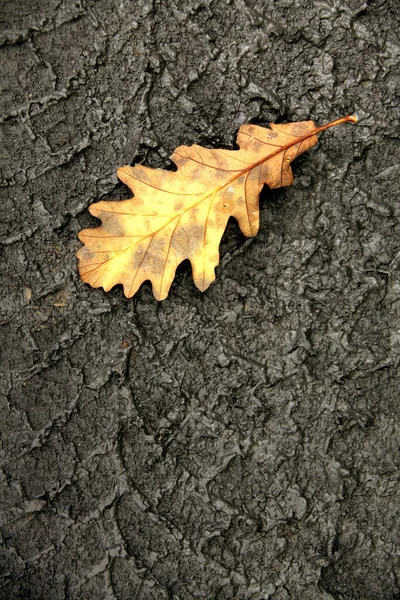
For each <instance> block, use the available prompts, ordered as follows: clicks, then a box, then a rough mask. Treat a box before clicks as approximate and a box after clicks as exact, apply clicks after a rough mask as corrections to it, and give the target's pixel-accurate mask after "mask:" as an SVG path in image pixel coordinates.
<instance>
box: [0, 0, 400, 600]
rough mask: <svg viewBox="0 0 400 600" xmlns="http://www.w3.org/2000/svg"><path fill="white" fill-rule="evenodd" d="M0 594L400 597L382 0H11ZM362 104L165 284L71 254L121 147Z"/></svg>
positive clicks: (385, 4) (4, 64)
mask: <svg viewBox="0 0 400 600" xmlns="http://www.w3.org/2000/svg"><path fill="white" fill-rule="evenodd" d="M1 16H2V19H1V20H2V29H1V33H0V43H1V48H0V64H1V71H2V76H1V86H2V95H1V103H2V106H1V113H2V119H1V135H2V143H1V156H0V164H1V183H2V188H1V201H0V228H1V230H0V243H1V246H0V248H1V250H0V251H1V261H0V270H1V289H0V294H1V317H0V323H1V325H0V332H1V346H0V353H1V358H0V370H1V372H0V376H1V388H0V433H1V444H0V461H1V463H0V499H1V502H0V504H1V507H0V598H1V599H2V600H14V599H17V598H18V599H19V598H24V599H25V598H28V599H32V600H33V599H35V600H42V599H43V600H44V599H46V600H49V599H50V600H59V599H60V600H61V599H73V600H116V599H118V600H133V599H139V600H167V599H168V600H170V599H173V600H191V599H198V598H202V599H216V600H223V599H224V600H225V599H226V600H228V599H235V600H261V599H270V600H289V599H294V600H298V599H299V600H394V599H396V598H397V599H399V598H400V573H399V556H400V518H399V506H400V498H399V496H400V484H399V462H400V456H399V435H400V431H399V430H400V426H399V374H398V364H399V355H400V271H399V266H400V241H399V240H400V237H399V235H400V205H399V200H398V182H399V168H400V166H399V164H400V156H399V145H398V129H396V127H397V126H398V119H399V116H400V111H399V90H398V84H399V73H398V63H399V49H398V46H397V45H396V43H397V37H396V36H397V34H396V31H397V32H398V30H399V26H400V23H399V20H400V19H399V9H398V3H397V0H386V1H382V0H376V1H371V2H362V0H347V2H345V1H344V0H315V1H313V2H311V0H301V1H300V0H293V1H292V0H276V1H275V2H273V1H272V0H268V1H262V0H232V1H230V0H227V1H225V0H214V1H212V0H185V2H180V1H178V0H176V1H175V2H173V1H171V0H165V1H164V0H163V1H161V0H154V1H151V0H139V1H135V2H133V1H128V0H121V1H120V0H96V1H94V0H82V1H79V0H78V1H77V0H61V1H60V0H30V1H29V2H27V1H26V0H12V1H8V2H7V1H6V0H2V2H1ZM352 113H357V114H358V116H359V119H360V120H359V124H358V125H351V124H347V125H343V126H341V127H338V128H335V129H332V130H329V131H327V132H325V133H324V134H323V135H322V136H321V138H320V143H319V144H318V145H317V146H316V147H315V148H314V149H312V150H311V151H309V152H307V153H305V154H304V155H302V156H301V157H300V158H299V159H298V160H297V161H296V163H295V164H294V165H293V170H294V175H295V182H294V184H293V185H292V186H291V187H289V188H285V189H282V190H274V191H273V192H272V191H268V190H265V191H264V192H263V194H262V199H261V231H260V234H259V235H258V236H257V237H256V238H253V239H250V240H246V239H245V238H244V237H243V236H242V235H241V234H240V233H239V232H238V227H237V225H236V223H234V222H232V223H230V224H229V226H228V229H227V232H226V234H225V236H224V239H223V243H222V246H221V263H220V266H219V267H218V269H217V281H216V282H215V283H214V284H213V285H212V286H211V287H210V288H209V290H208V291H207V292H206V293H204V294H201V293H200V292H199V291H197V290H196V289H195V287H194V285H193V282H192V278H191V273H190V266H189V265H187V264H183V265H182V266H181V267H180V269H179V272H178V274H177V277H176V279H175V282H174V284H173V287H172V289H171V293H170V296H169V298H168V299H167V300H166V301H164V302H162V303H158V302H157V301H156V300H154V298H153V296H152V294H151V290H150V287H149V286H148V284H145V285H144V286H143V287H142V288H141V290H140V292H139V293H138V295H137V296H136V297H135V298H134V299H133V300H126V299H125V298H124V296H123V294H122V291H121V289H119V288H115V289H113V290H112V291H111V292H110V293H108V294H105V293H104V292H103V291H102V290H93V289H91V288H89V286H86V285H84V284H83V283H82V282H81V281H80V279H79V277H78V274H77V269H76V259H75V252H76V251H77V249H78V248H79V246H80V244H79V242H78V240H77V232H78V231H79V230H80V229H81V228H83V227H86V226H91V225H96V224H98V221H97V220H96V219H94V218H93V217H91V216H90V215H89V212H88V210H87V208H88V206H89V205H90V204H91V203H92V202H95V201H97V200H99V199H119V198H120V199H122V198H127V197H129V191H128V190H127V188H126V187H125V186H123V185H122V184H121V183H118V180H117V178H116V175H115V171H116V169H117V168H118V167H119V166H122V165H124V164H133V163H135V162H143V163H145V164H147V165H149V166H153V167H164V168H165V167H168V166H169V164H170V163H169V160H168V157H169V156H170V155H171V153H172V151H173V150H174V148H175V147H176V146H178V145H179V144H182V143H185V144H192V143H199V144H203V145H205V146H207V147H227V148H232V147H233V144H234V139H235V136H236V134H237V130H238V128H239V126H240V124H241V123H243V122H253V123H257V124H259V125H266V124H267V123H268V122H270V121H278V122H286V121H296V120H304V119H310V118H311V119H314V120H315V121H316V122H317V123H319V124H323V123H325V122H327V121H329V120H332V119H334V118H337V117H339V116H343V115H345V114H352Z"/></svg>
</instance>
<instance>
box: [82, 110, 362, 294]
mask: <svg viewBox="0 0 400 600" xmlns="http://www.w3.org/2000/svg"><path fill="white" fill-rule="evenodd" d="M356 120H357V119H356V117H353V116H349V117H343V118H342V119H338V120H336V121H333V122H332V123H328V124H327V125H323V126H322V127H316V125H315V124H314V122H313V121H302V122H299V123H287V124H285V125H275V124H271V126H270V128H265V127H258V126H257V125H242V126H241V127H240V129H239V134H238V137H237V144H238V146H239V148H240V149H239V150H210V149H208V148H202V147H201V146H197V145H193V146H179V148H177V149H176V150H175V152H174V153H173V155H172V156H171V160H172V161H173V162H174V163H175V165H176V166H177V170H176V171H165V170H162V169H151V168H149V167H145V166H142V165H136V166H134V167H122V168H121V169H118V171H117V174H118V177H119V178H120V179H121V181H123V182H124V183H125V184H126V185H127V186H128V187H129V188H130V189H131V190H132V192H133V193H134V197H133V198H130V199H129V200H122V201H120V202H104V201H102V202H97V203H96V204H92V205H91V206H90V207H89V210H90V212H91V214H92V215H93V216H95V217H98V218H99V219H100V220H101V221H102V225H101V226H100V227H98V228H97V229H84V230H83V231H81V232H80V233H79V238H80V240H81V241H82V242H83V243H84V244H85V245H84V246H83V247H82V248H81V249H80V250H79V251H78V253H77V256H78V258H79V261H80V263H79V273H80V276H81V278H82V280H83V281H84V282H86V283H89V284H90V285H91V286H92V287H103V288H104V290H105V291H106V292H107V291H109V290H110V289H111V288H112V287H113V286H114V285H116V284H118V283H121V284H122V285H123V288H124V293H125V296H126V297H127V298H130V297H132V296H133V295H134V294H135V293H136V292H137V290H138V289H139V287H140V286H141V284H142V283H143V282H144V281H147V280H150V281H151V283H152V286H153V293H154V296H155V297H156V298H157V300H163V299H164V298H166V297H167V295H168V292H169V288H170V287H171V284H172V281H173V279H174V276H175V271H176V268H177V266H178V265H179V264H180V263H181V262H182V261H183V260H185V259H189V260H190V262H191V265H192V272H193V279H194V282H195V284H196V285H197V287H198V288H199V289H200V290H201V291H204V290H206V289H207V288H208V286H209V285H210V283H212V282H213V281H214V279H215V267H216V266H217V265H218V262H219V244H220V241H221V238H222V235H223V233H224V230H225V228H226V224H227V222H228V219H229V217H235V219H237V221H238V223H239V227H240V229H241V230H242V232H243V233H244V235H246V236H248V237H250V236H253V235H256V233H257V232H258V227H259V208H258V199H259V194H260V192H261V190H262V188H263V186H264V185H265V184H266V185H268V187H270V188H271V189H273V188H278V187H282V186H286V185H290V184H291V183H292V181H293V174H292V170H291V167H290V164H291V163H292V162H293V160H294V159H295V158H296V157H297V156H299V154H301V153H302V152H305V151H306V150H308V149H309V148H311V147H312V146H314V145H315V144H316V143H317V142H318V138H317V134H318V133H320V132H321V131H324V130H325V129H328V128H329V127H333V126H334V125H339V124H340V123H346V122H348V121H352V122H356Z"/></svg>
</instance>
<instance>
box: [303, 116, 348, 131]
mask: <svg viewBox="0 0 400 600" xmlns="http://www.w3.org/2000/svg"><path fill="white" fill-rule="evenodd" d="M357 121H358V119H357V117H356V116H355V115H349V116H348V117H342V118H341V119H336V121H331V122H330V123H327V124H326V125H322V126H321V127H318V128H317V129H316V130H315V131H314V133H321V131H325V129H329V128H330V127H335V125H340V124H341V123H348V122H351V123H357Z"/></svg>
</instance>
